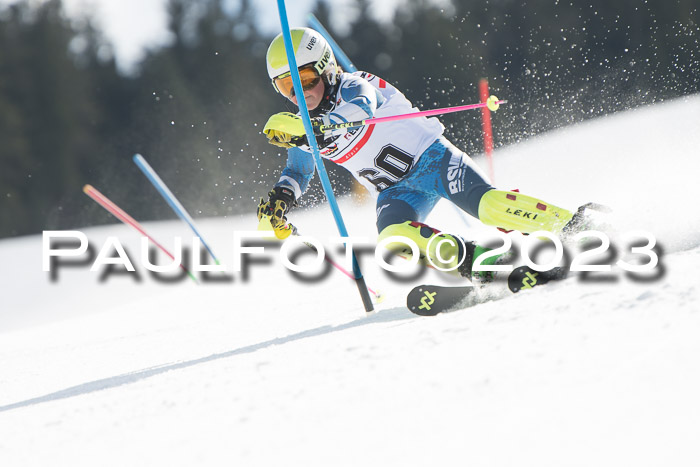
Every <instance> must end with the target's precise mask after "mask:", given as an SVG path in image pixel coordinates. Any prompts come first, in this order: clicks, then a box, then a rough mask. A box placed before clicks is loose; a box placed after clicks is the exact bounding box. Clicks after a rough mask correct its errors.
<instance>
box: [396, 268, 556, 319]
mask: <svg viewBox="0 0 700 467" xmlns="http://www.w3.org/2000/svg"><path fill="white" fill-rule="evenodd" d="M565 277H566V271H565V270H564V269H563V268H554V269H552V270H550V271H545V272H539V271H535V270H534V269H531V268H529V267H528V266H520V267H518V268H515V269H514V270H513V271H511V272H510V274H508V278H507V281H506V282H507V286H508V290H509V291H510V292H512V293H518V292H520V291H521V290H527V289H531V288H533V287H536V286H539V285H543V284H546V283H547V282H550V281H552V280H560V279H563V278H565ZM499 283H501V281H498V280H495V281H493V282H489V283H486V284H485V285H481V286H474V285H466V286H439V285H419V286H416V287H414V288H413V289H412V290H411V291H410V292H409V293H408V296H407V297H406V307H408V309H409V311H411V313H414V314H417V315H420V316H435V315H437V314H439V313H443V312H446V311H453V310H459V309H463V308H469V307H470V306H473V305H476V304H479V303H483V302H484V301H486V300H491V299H494V298H496V295H495V294H488V293H486V294H484V297H479V296H478V295H480V294H479V293H477V292H480V291H482V290H485V291H488V290H489V288H492V287H497V284H499Z"/></svg>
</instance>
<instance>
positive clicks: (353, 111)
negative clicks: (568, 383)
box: [257, 28, 577, 279]
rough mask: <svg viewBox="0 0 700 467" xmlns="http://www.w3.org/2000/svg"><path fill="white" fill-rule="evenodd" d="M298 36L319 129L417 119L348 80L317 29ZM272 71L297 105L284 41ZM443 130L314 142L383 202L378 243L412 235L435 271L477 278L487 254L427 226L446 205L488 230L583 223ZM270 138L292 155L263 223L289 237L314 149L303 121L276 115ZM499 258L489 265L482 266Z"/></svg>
mask: <svg viewBox="0 0 700 467" xmlns="http://www.w3.org/2000/svg"><path fill="white" fill-rule="evenodd" d="M291 37H292V42H293V46H294V51H295V58H296V62H297V66H298V67H299V68H298V69H299V75H300V78H301V83H302V86H303V90H304V97H305V98H306V103H307V106H308V109H309V112H310V115H311V117H312V123H313V125H314V127H318V126H320V125H329V124H335V123H343V122H352V121H358V120H364V119H368V118H372V117H382V116H388V115H398V114H405V113H412V112H417V111H418V110H417V109H416V108H414V107H413V105H412V104H411V102H410V101H409V100H408V99H407V98H406V97H405V96H404V95H403V94H402V93H401V92H400V91H399V90H398V89H396V88H395V87H394V86H392V85H391V84H389V83H387V82H386V81H385V80H383V79H381V78H380V77H378V76H376V75H373V74H370V73H367V72H361V71H358V72H355V73H345V72H343V71H342V70H341V69H340V67H339V66H338V64H337V63H336V60H335V57H334V55H333V51H332V49H331V47H330V46H329V45H328V43H327V42H326V40H325V39H324V38H323V36H322V35H321V34H319V33H318V32H317V31H314V30H312V29H309V28H297V29H292V31H291ZM267 71H268V74H269V76H270V79H271V80H272V86H273V87H274V89H275V90H276V91H277V92H278V93H280V94H282V95H283V96H284V97H286V98H287V99H289V100H290V101H291V102H292V103H293V104H294V105H297V106H298V103H297V96H296V95H295V94H294V89H293V85H292V78H291V75H290V70H289V64H288V62H287V55H286V51H285V46H284V40H283V38H282V34H280V35H278V36H277V37H276V38H275V39H274V40H273V41H272V43H271V44H270V47H269V48H268V51H267ZM444 129H445V128H444V126H443V125H442V124H441V123H440V121H439V120H438V119H436V118H425V117H419V118H412V119H405V120H400V121H395V122H388V123H382V124H377V125H368V126H363V127H359V128H350V129H343V130H334V131H332V132H326V133H325V134H319V135H317V137H316V139H317V142H318V144H319V148H320V151H321V156H322V157H324V158H325V159H328V160H330V161H333V162H335V163H336V164H338V165H340V166H342V167H344V168H345V169H347V170H349V171H350V172H351V173H352V174H353V175H354V177H355V178H356V179H357V180H358V181H359V182H360V183H361V184H362V185H364V186H365V187H366V188H367V189H368V190H369V191H370V192H371V193H374V194H376V195H377V204H376V214H377V231H378V232H379V237H378V241H381V240H382V239H384V238H388V237H391V236H404V237H407V238H409V239H411V240H413V241H415V242H416V244H417V245H418V246H419V248H420V252H421V256H425V257H428V258H430V260H432V262H433V264H437V265H439V266H440V267H442V268H445V269H452V270H454V271H457V272H458V273H459V274H460V275H462V276H464V277H466V278H468V279H472V278H478V274H476V273H474V274H472V264H473V262H474V260H475V259H476V258H477V257H478V256H479V255H480V254H481V253H482V252H485V251H488V249H487V248H484V247H482V246H479V245H476V244H475V243H473V242H469V241H463V240H462V239H459V238H458V237H457V236H456V235H452V234H447V233H441V232H440V231H438V230H436V229H433V228H431V227H429V226H427V225H425V224H423V221H424V220H425V218H426V216H427V215H428V214H429V213H430V211H431V210H432V209H433V208H434V207H435V205H436V204H437V202H438V201H439V200H440V198H445V199H447V200H449V201H450V202H451V203H453V204H454V205H456V206H457V207H459V208H460V209H462V210H463V211H465V212H467V213H468V214H470V215H472V216H474V217H475V218H477V219H479V220H480V221H481V222H483V223H484V224H486V225H489V226H494V227H499V228H502V229H505V230H518V231H520V232H523V233H531V232H534V231H538V230H547V231H551V232H555V233H558V232H562V231H563V230H566V229H569V228H570V227H571V226H572V225H573V224H574V223H575V222H576V221H577V216H575V215H574V214H573V213H572V212H570V211H567V210H566V209H562V208H560V207H557V206H554V205H552V204H550V203H547V202H545V201H542V200H539V199H536V198H533V197H530V196H526V195H524V194H521V193H514V192H510V191H502V190H498V189H496V188H495V187H494V186H492V185H491V183H490V182H489V181H488V179H487V177H486V176H485V175H484V174H483V173H482V171H481V170H480V169H479V167H478V166H477V165H476V164H475V163H474V162H473V161H472V159H471V158H470V157H469V156H467V155H466V154H465V153H464V152H462V151H461V150H459V149H458V148H456V147H455V146H454V145H453V144H452V143H450V142H449V141H448V140H447V139H446V138H445V137H444V136H443V132H444ZM263 132H264V134H265V135H266V136H267V138H268V141H269V142H270V143H271V144H274V145H276V146H279V147H283V148H287V149H288V156H287V166H286V168H285V169H284V170H283V171H282V175H281V177H280V178H279V181H278V182H277V183H276V184H275V185H274V187H273V188H272V190H271V191H270V192H269V195H268V200H267V201H265V200H264V199H261V200H260V204H259V206H258V210H257V214H258V219H261V218H262V217H263V216H264V215H266V216H269V218H270V223H271V224H272V226H273V228H274V229H276V230H285V229H290V228H291V226H290V225H289V224H288V223H287V218H286V215H287V213H288V212H289V210H290V209H291V208H292V207H293V206H295V205H296V202H297V200H298V199H299V198H300V197H301V196H302V194H303V193H304V191H305V190H306V189H307V187H308V185H309V182H310V180H311V178H312V177H313V174H314V170H315V166H314V160H313V158H312V156H311V154H310V153H311V148H310V147H309V145H308V141H307V140H306V136H305V132H304V127H303V122H302V120H301V119H300V118H299V116H298V115H294V114H292V113H289V112H282V113H278V114H275V115H273V116H272V117H270V119H269V120H268V122H267V124H266V125H265V127H264V129H263ZM435 237H440V238H435ZM441 240H446V242H445V241H441ZM460 240H462V241H460ZM438 245H441V246H440V248H441V250H440V252H439V255H438V251H436V248H437V246H438ZM444 258H448V260H447V261H444ZM496 259H497V257H492V258H491V259H490V260H488V261H484V264H492V263H493V262H494V261H496Z"/></svg>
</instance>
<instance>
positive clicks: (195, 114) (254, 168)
mask: <svg viewBox="0 0 700 467" xmlns="http://www.w3.org/2000/svg"><path fill="white" fill-rule="evenodd" d="M288 3H289V5H288V7H293V2H288ZM443 3H445V2H443ZM229 4H230V2H228V1H226V0H171V1H170V3H169V18H170V30H171V33H172V37H173V41H172V42H171V43H170V44H169V45H168V46H166V47H163V48H160V49H158V50H155V51H152V52H150V53H149V55H148V56H147V58H146V59H145V60H144V61H143V62H141V63H140V64H139V67H138V70H137V72H136V73H134V74H130V75H124V74H120V71H119V70H118V69H117V67H116V65H115V61H114V58H113V56H112V54H111V52H110V45H109V44H108V43H107V42H106V41H105V39H104V38H103V37H102V36H101V34H100V32H99V31H98V30H96V29H95V28H94V27H93V26H92V24H91V22H90V20H89V19H85V20H75V19H72V20H71V19H67V18H66V17H65V15H64V13H63V9H62V5H61V2H60V0H48V1H45V2H43V3H42V2H39V3H37V2H32V1H29V0H24V1H21V2H19V3H16V4H14V5H12V6H9V7H3V8H0V237H8V236H15V235H23V234H31V233H38V232H41V231H42V230H45V229H72V228H80V227H84V226H87V225H93V224H97V223H110V222H114V220H113V219H112V218H111V217H110V215H109V214H107V213H106V212H104V211H103V210H102V209H101V208H100V207H99V206H97V205H96V204H95V203H94V202H92V201H91V200H90V199H88V198H87V197H86V196H85V195H83V193H82V191H81V188H82V186H83V185H84V184H85V183H91V184H93V185H94V186H95V187H96V188H97V189H99V190H101V191H102V192H103V193H105V194H106V195H107V196H109V197H110V198H112V199H113V200H114V201H115V202H116V203H117V204H119V205H120V206H122V207H123V208H124V209H126V210H127V211H128V212H130V213H131V214H132V215H133V216H134V217H136V218H137V219H139V220H149V219H163V218H173V214H172V213H171V211H170V210H169V209H168V208H167V206H166V205H165V202H164V201H162V200H160V199H159V198H158V197H157V196H154V195H155V191H154V189H153V188H152V186H151V185H150V184H149V183H148V181H147V180H146V179H145V178H144V177H143V176H142V175H141V173H140V172H139V171H138V169H137V168H136V166H135V165H134V164H133V163H132V162H131V156H132V155H133V154H134V153H137V152H138V153H141V154H143V155H144V156H145V157H146V159H147V160H148V161H149V162H150V163H151V165H152V166H153V167H154V168H155V169H156V171H158V173H159V174H160V175H161V177H162V178H163V179H164V180H165V182H166V183H167V184H168V185H169V186H170V188H171V189H172V190H173V191H174V192H175V193H176V195H177V196H178V197H179V198H180V200H181V201H182V202H183V204H184V205H185V206H186V207H187V208H188V210H190V212H191V213H192V214H193V215H194V216H195V217H205V216H226V215H231V214H236V213H241V212H250V213H251V215H252V212H253V210H254V206H255V200H256V198H257V197H259V196H260V195H262V194H264V193H265V192H266V191H267V190H268V189H269V188H270V186H271V185H272V184H273V183H274V182H275V181H276V179H277V176H278V173H279V171H280V170H281V168H282V167H283V165H284V163H285V154H281V153H280V151H279V150H277V148H275V147H273V146H270V145H268V144H267V142H266V139H265V138H264V136H262V135H261V129H262V126H263V125H264V123H265V121H266V120H267V118H268V116H269V115H271V114H272V113H274V112H277V111H281V110H286V106H285V104H284V100H283V99H282V98H281V97H280V96H279V95H277V94H276V93H275V92H274V91H273V90H272V87H271V86H270V84H269V80H268V77H267V73H266V69H265V62H264V56H265V52H266V50H267V46H268V44H269V42H270V40H271V39H272V37H268V36H266V35H263V34H261V33H260V30H259V28H258V27H257V25H256V20H255V14H256V12H255V11H254V10H253V8H252V6H251V4H250V2H249V1H248V0H240V1H239V2H238V6H237V7H236V8H233V9H232V8H230V7H229ZM370 6H371V5H370V3H369V2H368V0H356V1H355V2H354V4H353V5H352V6H350V7H347V10H348V11H347V17H348V18H349V19H348V22H347V23H346V24H344V25H343V27H342V28H339V30H337V29H334V27H333V26H334V24H333V23H332V22H331V21H330V20H329V17H331V16H332V17H333V18H335V17H336V16H337V12H334V14H333V15H330V9H331V8H332V3H331V2H330V1H328V0H326V1H324V0H318V1H317V3H316V6H315V10H314V13H315V14H316V16H318V17H319V19H321V21H322V22H323V23H324V24H325V25H326V26H327V27H328V29H329V30H330V32H331V34H332V35H333V36H334V37H335V38H336V39H337V40H338V41H339V42H340V44H341V46H342V47H343V48H344V49H345V51H346V52H347V53H348V55H349V56H350V58H351V59H352V60H353V62H354V63H355V64H356V65H357V66H358V68H360V69H363V70H367V71H371V72H374V73H377V74H379V75H381V76H382V77H383V78H385V79H387V80H388V81H390V82H392V83H394V84H395V85H397V86H398V87H399V88H400V89H401V90H402V91H403V92H404V93H405V94H406V95H407V96H408V97H409V98H410V99H412V100H413V102H414V104H415V105H416V106H418V107H419V108H423V109H428V108H433V107H443V106H450V105H458V104H462V103H471V102H475V101H477V100H478V93H477V83H478V80H479V79H480V78H481V77H486V78H488V79H489V81H490V85H491V90H492V92H493V93H494V94H497V95H498V96H499V97H501V98H506V99H508V100H509V104H508V107H507V109H506V108H504V111H502V112H498V113H496V114H494V116H493V117H494V125H495V131H496V145H497V146H499V145H508V144H514V143H517V142H518V141H520V140H522V139H524V138H527V137H530V136H533V135H536V134H538V133H541V132H544V131H547V130H551V129H554V128H558V127H561V126H564V125H568V124H572V123H576V122H579V121H582V120H585V119H588V118H592V117H595V116H599V115H604V114H608V113H611V112H617V111H620V110H624V109H628V108H631V107H635V106H639V105H644V104H650V103H654V102H659V101H662V100H664V99H669V98H673V97H677V96H681V95H685V94H691V93H697V92H698V91H700V28H699V22H698V21H699V19H700V18H699V17H698V16H699V15H698V8H699V6H698V4H697V2H696V1H693V0H646V1H644V2H629V1H627V0H586V1H578V0H568V1H561V0H528V1H525V0H482V1H478V2H477V1H472V0H469V1H466V0H461V1H460V0H452V2H451V3H450V4H449V5H447V6H445V5H443V6H441V7H438V6H436V4H434V3H433V2H431V1H428V0H404V1H403V2H402V3H400V7H399V8H397V10H396V11H395V14H394V16H393V17H392V18H384V19H382V20H377V19H375V18H374V17H373V16H372V15H370ZM274 13H275V14H276V10H275V12H274ZM270 14H272V13H270ZM442 121H443V122H444V123H445V125H446V127H447V133H448V136H449V137H450V138H452V139H453V140H454V141H455V142H457V143H458V144H459V145H460V146H461V147H462V148H463V149H465V150H466V151H467V152H468V153H470V154H472V155H476V156H478V154H479V152H480V146H481V134H480V121H479V115H478V113H476V112H475V113H460V114H453V115H449V116H445V117H443V118H442ZM332 178H333V179H334V180H335V185H336V189H337V192H339V193H344V192H347V189H348V187H349V184H348V178H347V177H346V176H344V175H342V174H340V173H339V172H338V170H333V171H332ZM305 198H306V203H314V202H316V201H317V200H318V199H323V196H322V195H319V190H318V186H317V185H316V186H315V187H314V188H313V189H312V192H311V193H310V194H309V195H308V196H306V197H305Z"/></svg>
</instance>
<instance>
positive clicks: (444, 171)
mask: <svg viewBox="0 0 700 467" xmlns="http://www.w3.org/2000/svg"><path fill="white" fill-rule="evenodd" d="M439 143H440V144H442V145H443V147H444V148H445V149H444V156H443V158H442V163H441V166H440V174H441V186H440V190H441V195H442V196H444V197H445V198H447V199H449V200H450V201H452V202H453V203H454V204H456V205H457V206H459V207H460V208H461V209H463V210H464V211H466V212H467V213H469V214H471V215H472V216H474V217H476V218H477V219H479V220H480V221H481V222H483V223H484V224H486V225H490V226H493V227H500V228H502V229H505V230H518V231H520V232H523V233H532V232H535V231H537V230H547V231H550V232H560V231H562V230H563V229H564V227H565V226H566V225H567V224H568V223H569V222H570V221H571V220H572V217H573V213H572V212H570V211H567V210H566V209H563V208H560V207H558V206H555V205H553V204H550V203H547V202H545V201H542V200H540V199H537V198H533V197H532V196H527V195H524V194H522V193H516V192H510V191H502V190H497V189H495V188H494V187H493V186H491V184H490V183H489V181H488V179H487V178H486V176H485V175H484V174H483V172H482V171H481V169H480V168H479V167H478V166H477V165H476V164H475V163H474V161H473V160H472V159H471V158H470V157H469V156H467V155H466V154H465V153H463V152H462V151H460V150H459V149H457V148H456V147H455V146H454V145H452V144H451V143H450V142H449V141H447V140H446V139H444V138H440V140H439ZM433 146H435V144H434V145H433Z"/></svg>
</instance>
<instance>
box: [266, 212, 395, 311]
mask: <svg viewBox="0 0 700 467" xmlns="http://www.w3.org/2000/svg"><path fill="white" fill-rule="evenodd" d="M258 230H272V231H273V232H275V237H276V238H277V239H278V240H286V239H287V238H289V237H291V236H292V235H296V236H299V231H298V230H297V228H296V227H295V226H293V225H292V224H291V223H289V222H288V223H287V224H286V225H285V226H284V227H283V228H280V229H275V228H274V227H272V224H271V223H270V216H268V215H266V214H263V215H262V218H261V219H260V222H259V223H258ZM302 243H303V244H304V245H306V246H308V247H309V248H311V249H312V250H313V251H315V252H316V253H318V249H317V248H316V247H315V246H314V245H313V244H311V243H309V242H302ZM323 259H324V260H326V261H327V262H328V263H330V264H331V266H333V267H334V268H336V269H337V270H338V271H340V272H342V273H343V274H345V275H346V276H347V277H349V278H350V279H352V280H355V276H353V275H352V273H351V272H350V271H348V270H347V269H345V268H344V267H342V266H341V265H340V264H338V263H336V262H335V261H333V260H332V259H331V258H330V257H329V256H328V255H327V254H325V252H324V254H323ZM367 290H369V291H370V293H371V294H372V295H374V299H375V300H376V302H377V303H381V302H382V301H383V300H384V294H382V292H381V291H374V290H372V288H371V287H370V286H367Z"/></svg>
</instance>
